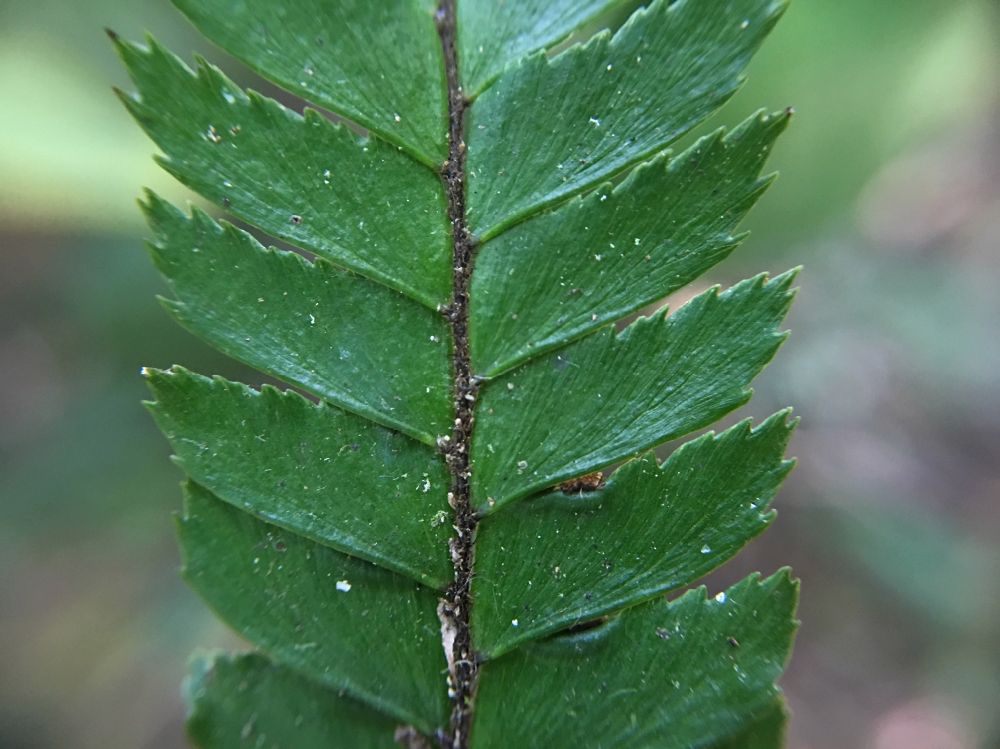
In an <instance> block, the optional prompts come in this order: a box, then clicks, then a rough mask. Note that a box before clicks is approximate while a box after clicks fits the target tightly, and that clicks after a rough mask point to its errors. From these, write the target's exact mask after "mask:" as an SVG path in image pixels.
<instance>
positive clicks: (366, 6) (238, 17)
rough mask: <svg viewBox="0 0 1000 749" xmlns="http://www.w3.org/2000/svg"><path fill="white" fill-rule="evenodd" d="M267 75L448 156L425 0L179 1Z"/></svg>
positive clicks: (437, 47) (441, 86)
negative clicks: (288, 2)
mask: <svg viewBox="0 0 1000 749" xmlns="http://www.w3.org/2000/svg"><path fill="white" fill-rule="evenodd" d="M174 4H175V5H176V6H177V7H178V8H180V10H181V12H183V13H184V15H186V16H187V17H188V18H189V19H190V20H191V22H192V23H194V25H195V26H197V27H198V29H199V30H200V31H201V32H202V33H203V34H204V35H205V36H207V37H208V38H209V39H211V40H212V41H213V42H215V43H216V44H218V45H219V46H220V47H222V48H223V49H225V50H226V51H227V52H229V53H230V54H232V55H235V56H236V57H237V58H239V59H240V60H242V61H243V62H245V63H246V64H247V65H249V66H250V67H251V68H253V69H254V70H256V71H257V72H258V73H260V74H261V75H262V76H264V77H265V78H268V79H270V80H272V81H274V82H275V83H277V84H278V85H280V86H282V87H283V88H285V89H287V90H288V91H291V92H292V93H294V94H297V95H299V96H301V97H303V98H304V99H307V100H309V101H311V102H314V103H316V104H319V105H320V106H322V107H326V108H327V109H330V110H332V111H334V112H336V113H337V114H340V115H343V116H344V117H347V118H348V119H351V120H354V121H355V122H357V123H359V124H361V125H363V126H364V127H366V128H368V129H369V130H372V131H373V132H376V133H378V134H379V135H380V136H382V137H384V138H385V139H386V140H388V141H389V142H391V143H396V144H398V145H400V146H403V147H405V148H406V149H407V150H409V151H410V152H411V153H412V154H413V155H414V156H416V157H417V158H419V159H421V160H422V161H424V162H425V163H426V164H428V165H431V166H436V165H438V164H440V163H441V162H442V161H444V159H445V158H446V157H447V147H446V145H445V138H446V134H447V124H446V122H447V89H446V85H445V77H444V61H443V56H442V52H441V42H440V40H439V39H438V35H437V31H436V29H435V26H434V17H433V10H432V9H431V5H432V4H431V3H430V2H428V1H427V0H378V1H377V2H375V1H373V0H337V2H329V1H328V0H296V2H295V3H294V4H284V3H275V2H273V1H272V0H174Z"/></svg>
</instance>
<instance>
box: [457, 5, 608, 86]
mask: <svg viewBox="0 0 1000 749" xmlns="http://www.w3.org/2000/svg"><path fill="white" fill-rule="evenodd" d="M622 4H624V0H518V2H517V3H516V6H515V5H512V4H511V3H508V2H503V1H501V2H497V0H460V1H459V2H458V47H459V50H458V56H459V60H460V61H461V65H462V83H463V87H464V89H465V94H466V96H470V97H473V96H475V95H476V94H478V93H479V92H480V91H482V89H483V88H485V87H486V86H487V85H488V84H489V83H490V82H491V81H492V80H493V79H494V78H496V77H497V76H498V75H499V74H500V73H501V72H502V71H503V69H504V68H505V67H507V66H508V65H510V64H511V63H513V62H515V61H517V60H519V59H521V58H522V57H524V56H525V55H527V54H529V53H531V52H534V51H535V50H537V49H543V48H545V47H549V46H550V45H552V44H554V43H555V42H558V41H560V40H562V39H563V38H565V37H567V36H568V35H569V34H570V33H572V32H573V31H574V30H575V29H577V28H579V27H580V26H582V25H583V24H585V23H586V22H587V21H589V20H590V19H592V18H594V17H595V16H597V15H599V14H600V13H602V12H603V11H605V10H608V9H609V8H613V7H615V6H617V5H622ZM512 8H513V9H512Z"/></svg>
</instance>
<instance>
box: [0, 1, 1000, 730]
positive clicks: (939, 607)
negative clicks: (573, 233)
mask: <svg viewBox="0 0 1000 749" xmlns="http://www.w3.org/2000/svg"><path fill="white" fill-rule="evenodd" d="M102 26H111V27H113V28H114V29H115V30H116V31H118V32H119V33H121V34H123V35H125V36H128V37H132V38H135V37H138V36H139V35H141V34H142V33H143V31H144V30H145V29H152V30H155V31H156V33H157V36H158V37H159V38H160V39H162V40H163V41H165V42H166V43H167V44H169V45H170V46H172V47H173V48H174V49H176V50H177V51H179V52H182V53H184V54H185V55H187V53H188V52H189V51H192V50H198V51H201V52H203V53H205V54H206V55H208V57H209V58H210V59H212V60H213V61H216V62H221V63H224V64H225V66H226V67H227V70H229V71H230V73H231V74H232V75H234V77H236V78H237V80H239V81H241V82H244V83H250V84H251V85H255V86H261V85H262V84H259V83H255V82H254V79H253V78H252V76H250V75H248V74H247V73H246V72H245V71H243V70H241V69H240V68H239V66H236V65H235V64H232V63H231V61H229V60H228V59H227V58H225V57H224V56H223V55H221V54H219V53H218V52H217V51H215V50H213V49H210V48H208V47H207V46H206V45H205V44H204V43H203V42H202V41H200V40H199V39H198V38H196V36H195V34H194V33H193V31H192V30H191V29H189V28H188V27H187V26H186V25H185V23H184V22H183V20H182V19H181V17H180V16H179V14H177V13H175V12H174V11H173V10H172V9H171V8H170V7H169V4H168V2H167V0H131V1H130V2H125V0H81V1H80V2H73V3H69V2H66V1H65V0H0V248H2V252H3V257H2V266H0V267H2V271H0V381H2V382H3V388H2V389H0V502H2V504H0V507H2V511H3V515H2V518H3V519H2V522H0V570H2V572H0V658H2V660H0V746H3V747H10V748H12V749H13V748H15V747H80V748H82V749H89V748H90V747H95V748H96V747H102V749H117V748H118V747H121V748H123V749H124V748H132V747H148V748H153V747H157V748H158V747H175V746H182V745H183V738H182V729H181V722H182V720H183V706H182V705H181V702H180V697H179V689H178V685H179V682H180V680H181V678H182V675H183V672H184V665H185V660H186V658H187V655H188V653H189V652H190V651H191V650H192V649H193V648H195V647H196V646H198V645H210V646H212V645H225V644H232V643H233V642H235V639H234V638H233V637H232V636H231V635H229V634H227V633H226V632H225V630H224V629H223V628H222V627H221V625H218V624H216V623H215V622H214V620H213V618H212V616H211V615H210V614H209V612H208V611H207V609H205V608H204V607H203V606H202V605H201V604H200V603H199V602H198V601H197V600H196V599H195V597H194V595H193V594H192V593H190V592H188V591H187V590H186V589H185V588H184V587H183V585H182V584H181V582H180V580H179V579H178V576H177V574H176V573H177V567H178V559H177V552H176V550H175V546H174V542H173V538H172V523H171V513H172V512H173V511H174V510H175V509H177V508H178V506H179V492H178V488H177V484H178V481H179V478H180V476H179V474H178V473H177V472H176V471H175V469H174V468H173V467H172V466H171V464H170V463H169V462H168V460H167V455H168V452H169V451H168V449H167V446H166V443H165V442H164V441H163V440H162V439H161V438H160V437H159V436H158V434H157V433H156V432H155V431H154V428H153V425H152V422H151V420H150V419H149V418H148V416H147V414H146V413H145V412H144V410H143V409H142V408H141V407H140V406H139V401H140V400H141V399H142V398H143V397H144V396H145V393H144V388H143V385H142V382H141V381H140V378H139V377H138V369H139V366H140V365H142V364H150V365H156V366H166V365H170V364H172V363H174V362H183V363H184V364H186V365H188V366H190V367H191V368H193V369H195V370H198V371H203V372H206V373H221V374H227V375H230V376H243V377H244V379H248V380H249V381H251V382H253V381H254V376H253V375H252V374H249V373H245V372H242V371H241V370H240V368H239V367H237V366H236V365H234V364H232V363H230V362H227V361H225V360H224V359H222V358H221V357H220V356H218V355H215V354H213V353H212V352H210V351H209V350H208V349H207V348H206V347H205V346H203V345H201V344H199V343H198V342H197V341H196V340H194V339H193V338H192V337H190V336H188V335H187V334H185V333H184V332H182V331H181V329H180V328H179V327H177V326H176V325H174V324H173V323H171V322H170V321H169V319H168V318H167V316H166V315H165V314H164V313H163V312H162V311H161V309H160V308H159V307H158V305H157V303H156V301H155V300H154V295H155V294H156V293H158V292H160V291H162V287H161V284H160V282H159V280H158V279H157V277H156V275H155V274H154V271H153V268H152V266H151V264H150V263H149V262H148V260H147V258H146V257H145V255H144V252H143V247H142V239H143V236H144V229H143V226H142V225H141V222H140V216H139V212H138V211H137V210H136V208H135V205H134V198H135V197H136V196H137V195H138V194H139V189H140V187H141V186H143V185H148V186H151V187H154V188H156V189H157V190H160V191H161V192H163V193H164V194H165V195H167V196H169V197H172V198H174V199H177V200H180V201H183V200H186V199H187V198H188V196H187V195H186V194H185V193H184V192H183V190H181V189H180V188H179V187H177V186H175V185H173V184H171V181H170V179H169V178H168V177H167V176H166V174H165V173H163V172H161V171H160V170H159V169H158V168H157V167H156V166H155V165H154V164H153V162H152V160H151V158H150V156H151V154H152V152H153V150H154V149H153V146H152V144H151V143H150V142H149V141H147V140H146V139H145V136H143V135H142V134H141V132H140V131H139V129H138V127H136V126H135V125H134V124H133V123H132V122H131V121H130V120H129V118H128V116H127V115H126V114H125V112H124V110H123V109H122V108H121V107H120V106H119V104H118V102H117V101H116V100H115V98H114V96H113V95H112V93H111V86H112V85H120V86H124V87H127V81H126V80H125V76H124V74H123V72H122V70H121V68H120V67H119V65H118V64H117V61H116V59H115V57H114V55H113V53H112V51H111V47H110V45H109V44H108V43H107V41H106V39H105V38H104V35H103V33H102V31H101V27H102ZM790 104H791V105H794V106H795V107H796V109H797V110H798V116H797V117H796V119H795V120H794V121H793V126H792V128H791V130H790V132H789V133H788V134H787V135H786V136H785V138H784V141H783V143H782V144H780V147H779V148H778V149H777V150H776V152H775V154H774V157H773V160H772V165H773V167H775V168H777V169H779V170H780V171H781V173H782V178H781V179H780V180H779V181H778V183H777V184H776V185H775V186H774V187H773V188H772V190H771V191H770V193H769V194H768V195H767V196H766V197H765V199H764V200H763V202H762V204H761V206H760V207H759V208H758V210H757V211H756V212H755V214H754V215H753V218H752V220H751V221H750V222H749V223H750V226H749V228H751V229H752V230H753V236H752V238H751V239H750V241H749V242H748V244H746V245H745V246H744V248H743V249H741V250H740V251H739V252H738V253H737V255H736V256H735V257H733V258H731V259H730V260H729V261H727V262H726V263H725V264H724V265H723V266H721V267H720V268H719V269H718V270H717V271H716V272H715V273H714V275H713V278H712V279H710V281H719V282H724V283H725V282H731V281H734V280H736V279H738V278H740V277H743V276H745V275H747V274H750V273H753V272H756V271H757V270H761V269H767V270H771V271H775V272H777V271H781V270H784V269H785V268H786V267H788V266H790V265H795V264H799V263H803V264H804V265H805V266H806V270H805V272H804V274H803V275H802V276H801V286H802V291H801V293H800V296H799V299H798V302H797V305H796V308H795V310H794V313H793V316H792V319H791V322H790V326H791V328H792V329H793V331H794V332H793V336H792V338H791V339H790V341H789V342H788V344H786V346H785V348H784V349H783V351H782V352H781V354H780V355H779V357H778V360H777V361H776V363H775V364H773V365H772V366H771V367H770V368H769V369H768V371H767V372H766V373H765V374H764V376H763V377H762V378H761V379H760V380H759V381H758V386H757V397H756V399H755V401H754V402H753V403H752V404H751V406H750V408H749V409H747V411H746V412H747V413H750V414H753V415H755V416H758V417H763V416H766V415H767V414H769V413H770V412H771V411H773V410H775V409H777V408H778V407H780V406H782V405H785V404H787V403H791V404H794V405H795V406H796V409H797V411H798V413H799V414H800V415H801V416H802V417H803V424H802V426H801V428H800V430H799V433H798V435H797V438H796V441H795V443H794V453H795V454H797V455H798V456H799V458H800V463H799V467H798V469H797V470H796V472H795V473H794V474H793V476H792V478H791V479H790V481H789V483H788V484H787V486H786V488H785V489H784V491H783V493H782V494H781V495H780V497H779V500H778V505H777V506H778V508H779V510H780V518H779V521H778V522H777V524H776V525H775V527H774V528H773V529H772V530H771V531H770V532H769V533H767V534H766V535H765V536H763V537H762V538H760V539H759V540H758V541H756V542H755V543H754V544H752V545H751V546H750V547H749V548H748V549H747V550H746V552H744V554H743V555H742V556H741V557H740V558H739V559H738V560H737V561H736V562H734V563H733V564H732V565H730V566H729V567H727V568H725V569H724V570H722V571H721V572H718V573H716V575H715V576H714V577H713V579H712V580H711V584H712V585H721V584H724V583H728V582H732V581H734V580H735V579H736V578H737V577H739V576H741V575H742V574H745V573H746V572H747V571H749V570H750V569H761V570H764V571H770V570H773V569H774V568H776V567H778V566H780V565H781V564H785V563H790V564H792V565H793V567H794V568H795V571H796V572H797V574H798V575H799V576H801V578H802V580H803V597H802V606H801V612H800V616H801V619H802V621H803V626H802V630H801V633H800V636H799V640H798V644H797V648H796V651H795V656H794V659H793V661H792V663H791V665H790V668H789V672H788V675H787V677H786V678H785V681H784V685H785V687H786V690H787V692H788V695H789V699H790V701H791V705H792V708H793V710H794V712H795V718H794V722H793V725H792V730H791V737H790V746H791V747H794V748H796V749H845V748H846V747H873V748H875V749H953V748H960V747H987V748H988V749H996V748H997V747H1000V596H998V595H997V588H998V582H997V581H998V579H1000V552H998V541H1000V503H998V498H1000V374H998V372H1000V296H998V293H997V289H998V288H1000V258H998V252H997V250H998V245H1000V5H998V3H997V2H995V0H949V2H944V3H942V2H938V1H937V0H934V1H931V0H890V1H889V2H881V3H874V2H871V0H838V1H836V2H834V1H833V0H797V2H795V3H793V7H792V9H791V10H790V12H789V14H788V16H787V17H786V19H785V20H784V21H783V22H782V24H781V25H780V26H779V28H778V30H777V31H776V33H775V35H774V37H773V39H772V41H771V42H770V43H769V44H768V45H767V46H766V47H765V48H764V51H763V52H762V53H761V55H760V56H759V58H758V59H757V61H756V62H755V63H754V65H753V67H752V70H751V79H750V82H749V84H748V85H747V87H746V88H745V89H744V90H743V91H742V92H741V93H740V94H739V95H738V97H737V98H736V99H735V100H734V101H733V102H732V103H731V104H729V105H728V106H727V107H726V109H725V110H724V112H722V113H721V114H720V115H719V116H717V117H715V118H714V119H713V124H721V123H723V122H726V123H735V122H737V121H739V120H741V119H742V118H743V117H744V116H745V115H747V114H749V113H750V112H751V111H753V110H755V109H756V108H758V107H759V106H761V105H765V106H768V107H771V108H779V107H784V106H786V105H790Z"/></svg>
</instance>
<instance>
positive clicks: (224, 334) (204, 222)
mask: <svg viewBox="0 0 1000 749" xmlns="http://www.w3.org/2000/svg"><path fill="white" fill-rule="evenodd" d="M144 210H145V212H146V216H147V219H148V221H149V225H150V228H151V229H152V232H153V237H154V240H153V244H152V253H153V259H154V260H155V262H156V265H157V267H158V268H159V269H160V272H161V273H163V275H164V277H165V278H166V279H167V281H168V282H169V284H170V287H171V290H172V291H173V292H174V296H175V299H173V300H170V301H167V302H166V305H167V307H168V309H170V311H171V312H172V313H173V314H174V316H175V317H176V318H177V319H178V320H179V321H180V322H181V324H183V325H184V326H185V327H187V328H188V329H189V330H191V331H192V332H194V333H195V334H197V335H198V336H200V337H202V338H204V339H205V340H207V341H208V342H209V343H211V344H213V345H214V346H215V347H216V348H218V349H219V350H220V351H224V352H225V353H227V354H229V355H231V356H234V357H235V358H237V359H239V360H240V361H243V362H246V363H247V364H250V365H251V366H254V367H256V368H257V369H259V370H261V371H262V372H267V373H268V374H271V375H274V376H275V377H280V378H281V379H283V380H285V381H287V382H289V383H293V384H295V385H300V386H301V387H303V388H305V389H306V390H308V391H310V392H312V393H314V394H315V395H317V396H319V397H321V398H323V399H325V400H328V401H330V402H331V403H335V404H337V405H338V406H341V407H343V408H345V409H347V410H349V411H353V412H354V413H357V414H360V415H362V416H365V417H367V418H369V419H372V420H374V421H377V422H379V423H381V424H384V425H386V426H389V427H393V428H396V429H399V430H401V431H403V432H405V433H407V434H409V435H410V436H412V437H415V438H416V439H419V440H421V441H423V442H426V443H427V444H431V445H433V444H434V440H435V438H436V437H437V436H438V435H441V434H447V433H448V432H449V431H450V429H451V424H450V422H451V374H450V371H449V370H450V368H451V362H450V352H449V351H448V343H447V340H448V331H447V327H446V326H445V323H444V320H443V319H442V317H441V316H440V315H439V314H437V313H436V312H432V311H431V310H428V309H426V308H425V307H423V306H421V305H419V304H417V303H416V302H414V301H412V300H411V299H407V298H406V297H403V296H402V295H400V294H398V293H396V292H394V291H391V290H389V289H387V288H385V287H384V286H380V285H378V284H375V283H372V282H370V281H366V280H365V279H363V278H361V277H359V276H356V275H353V274H351V273H348V272H345V271H341V270H338V269H337V268H335V267H333V266H331V265H330V264H328V263H326V262H323V261H317V262H316V263H309V262H308V261H306V260H304V259H303V258H302V257H300V256H298V255H296V254H293V253H289V252H277V251H273V250H265V249H264V248H263V247H261V245H260V244H259V243H258V242H257V241H256V240H255V239H253V237H251V236H250V235H249V234H247V233H246V232H244V231H241V230H239V229H236V228H234V227H233V226H230V225H228V224H226V225H224V226H220V225H219V224H217V223H215V222H214V221H213V220H212V219H211V218H209V217H208V216H207V215H206V214H205V213H203V212H202V211H199V210H198V209H194V212H193V214H192V216H191V218H188V217H187V216H185V215H184V214H183V213H182V212H181V211H179V210H177V209H176V208H174V207H173V206H171V205H169V204H167V203H165V202H163V201H162V200H160V199H158V198H157V197H156V196H154V195H151V194H150V195H149V196H148V197H147V202H146V204H145V205H144Z"/></svg>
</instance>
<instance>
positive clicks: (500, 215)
mask: <svg viewBox="0 0 1000 749" xmlns="http://www.w3.org/2000/svg"><path fill="white" fill-rule="evenodd" d="M785 3H786V0H676V1H675V2H671V1H670V0H655V1H654V2H652V3H650V5H649V7H648V8H645V9H640V10H638V11H636V12H635V13H634V14H633V16H632V17H631V18H630V19H629V21H628V22H627V23H626V24H625V25H624V26H623V27H622V28H621V29H620V30H619V31H618V32H617V33H616V34H615V35H614V36H611V35H610V34H608V33H607V32H604V33H601V34H598V35H597V36H596V37H595V38H594V39H592V40H591V41H589V42H588V43H587V44H585V45H577V46H574V47H571V48H570V49H568V50H567V51H565V52H563V53H562V54H560V55H559V56H557V57H556V58H554V59H552V60H548V59H547V58H546V57H545V55H544V54H538V55H535V56H533V57H530V58H527V59H526V60H525V61H524V62H522V63H521V64H519V65H518V66H517V67H514V68H511V69H510V70H508V71H507V73H505V74H504V75H502V76H501V77H500V78H499V79H498V80H497V82H496V83H495V84H494V85H493V86H492V87H491V88H489V89H488V90H487V91H486V92H485V93H484V94H483V95H482V96H480V97H479V99H477V100H476V103H475V105H474V106H473V107H472V108H471V110H470V112H469V129H468V141H469V157H468V172H469V198H468V203H469V223H470V225H471V227H472V229H473V231H474V232H475V233H476V235H477V236H479V237H480V238H481V239H482V240H486V239H489V238H490V237H493V236H495V235H497V234H499V233H500V232H501V231H503V230H504V229H505V228H507V227H509V226H511V225H512V224H515V223H517V222H518V221H521V220H523V219H524V218H526V217H527V216H530V215H531V214H533V213H536V212H538V211H539V210H541V209H543V208H545V207H547V206H550V205H552V204H553V203H556V202H558V201H560V200H562V199H565V198H567V197H570V196H572V195H574V194H576V193H579V192H582V191H583V190H586V189H588V188H591V187H593V186H595V185H597V184H599V183H600V182H601V181H602V180H605V179H607V178H608V177H611V176H613V175H615V174H617V173H618V172H620V171H622V170H623V169H625V168H626V167H629V166H631V165H632V164H635V163H636V162H638V161H641V160H642V159H644V158H646V157H648V156H649V155H651V154H653V153H655V152H656V151H658V150H660V149H661V148H663V147H664V146H666V145H667V144H669V143H670V142H671V141H673V140H675V139H676V138H678V137H680V136H681V135H683V134H684V133H685V132H687V131H688V130H689V129H691V128H692V127H693V126H694V125H695V124H697V123H698V122H699V121H701V120H702V119H704V118H705V117H706V116H707V115H708V114H710V113H711V112H712V111H714V110H715V109H716V108H717V107H719V106H720V105H721V104H722V103H723V102H725V101H726V100H727V99H728V98H729V97H730V96H731V95H732V94H733V93H734V92H735V91H736V89H737V88H738V86H739V84H740V81H741V80H742V78H741V76H742V72H743V69H744V68H745V67H746V65H747V63H748V62H749V61H750V57H751V56H752V55H753V53H754V52H755V51H756V50H757V48H758V47H759V46H760V43H761V42H762V41H763V40H764V37H765V36H766V35H767V33H768V32H769V31H770V30H771V28H772V27H773V26H774V24H775V22H776V21H777V20H778V17H779V16H780V15H781V13H782V11H783V9H784V7H785Z"/></svg>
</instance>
